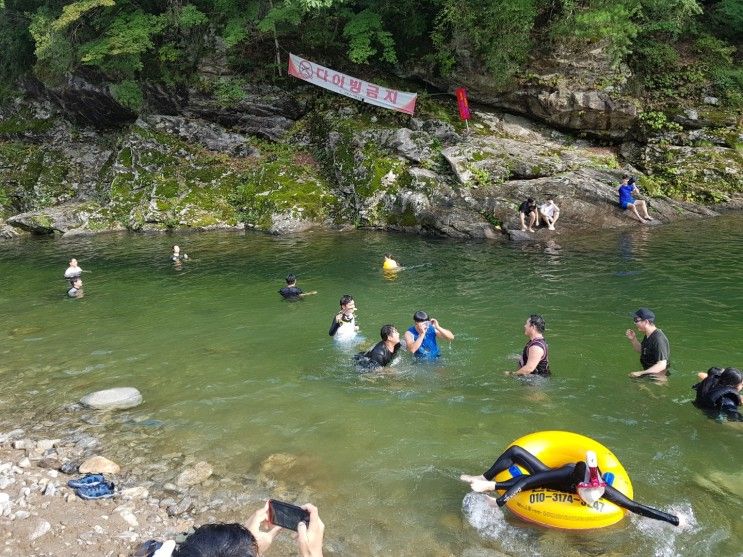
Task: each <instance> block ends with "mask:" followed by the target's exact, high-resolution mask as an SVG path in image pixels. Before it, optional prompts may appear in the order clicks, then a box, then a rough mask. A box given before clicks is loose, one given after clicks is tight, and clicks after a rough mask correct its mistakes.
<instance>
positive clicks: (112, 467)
mask: <svg viewBox="0 0 743 557" xmlns="http://www.w3.org/2000/svg"><path fill="white" fill-rule="evenodd" d="M79 471H80V473H81V474H118V473H119V472H120V471H121V467H120V466H119V465H118V464H116V463H115V462H113V461H112V460H108V459H107V458H106V457H104V456H94V457H91V458H89V459H88V460H86V461H85V462H83V463H82V464H81V465H80V468H79Z"/></svg>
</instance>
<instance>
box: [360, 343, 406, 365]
mask: <svg viewBox="0 0 743 557" xmlns="http://www.w3.org/2000/svg"><path fill="white" fill-rule="evenodd" d="M400 346H402V345H401V344H400V343H399V342H398V343H397V344H396V345H395V348H394V349H393V350H392V352H390V351H389V349H388V348H387V345H386V344H385V343H384V341H383V340H380V341H379V342H378V343H377V344H376V345H375V346H374V348H372V349H371V350H368V351H367V352H359V353H358V354H356V355H355V356H354V359H355V360H356V363H357V364H359V365H360V366H362V367H365V368H375V367H385V366H388V365H390V364H391V363H392V360H394V359H395V356H397V352H398V351H399V350H400Z"/></svg>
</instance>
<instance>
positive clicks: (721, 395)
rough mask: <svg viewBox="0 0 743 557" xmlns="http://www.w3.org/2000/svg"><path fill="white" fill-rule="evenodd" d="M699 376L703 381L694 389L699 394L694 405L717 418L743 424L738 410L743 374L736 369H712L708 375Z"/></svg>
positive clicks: (742, 417) (742, 418) (742, 386)
mask: <svg viewBox="0 0 743 557" xmlns="http://www.w3.org/2000/svg"><path fill="white" fill-rule="evenodd" d="M698 376H699V378H700V379H701V381H700V382H699V383H697V384H696V385H694V386H693V387H692V388H693V389H694V390H696V392H697V396H696V399H695V400H694V405H695V406H697V407H698V408H701V409H703V410H706V411H708V412H710V413H711V414H713V415H714V416H713V417H715V418H727V419H728V420H731V421H736V422H743V414H741V413H740V411H739V410H738V408H739V407H740V403H741V397H740V391H741V389H743V373H741V371H740V370H739V369H736V368H734V367H728V368H725V369H722V368H719V367H711V368H709V370H707V373H700V374H699V375H698Z"/></svg>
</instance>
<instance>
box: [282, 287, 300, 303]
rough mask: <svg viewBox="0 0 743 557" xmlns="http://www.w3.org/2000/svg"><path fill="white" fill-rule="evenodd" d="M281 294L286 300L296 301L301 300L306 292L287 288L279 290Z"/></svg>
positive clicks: (295, 288) (296, 288)
mask: <svg viewBox="0 0 743 557" xmlns="http://www.w3.org/2000/svg"><path fill="white" fill-rule="evenodd" d="M279 294H281V295H282V296H283V297H284V299H285V300H295V299H297V298H300V297H301V296H302V294H304V292H302V289H301V288H298V287H296V286H285V287H284V288H282V289H281V290H279Z"/></svg>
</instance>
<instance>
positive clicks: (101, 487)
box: [75, 482, 115, 500]
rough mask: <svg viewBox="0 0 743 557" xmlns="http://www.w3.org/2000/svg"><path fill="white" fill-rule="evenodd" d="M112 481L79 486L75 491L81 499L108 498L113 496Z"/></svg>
mask: <svg viewBox="0 0 743 557" xmlns="http://www.w3.org/2000/svg"><path fill="white" fill-rule="evenodd" d="M114 490H115V489H114V483H113V482H101V483H98V484H95V485H89V486H84V487H80V488H78V489H77V491H75V493H77V495H78V497H80V498H81V499H86V500H91V499H108V498H109V497H113V496H114Z"/></svg>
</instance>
